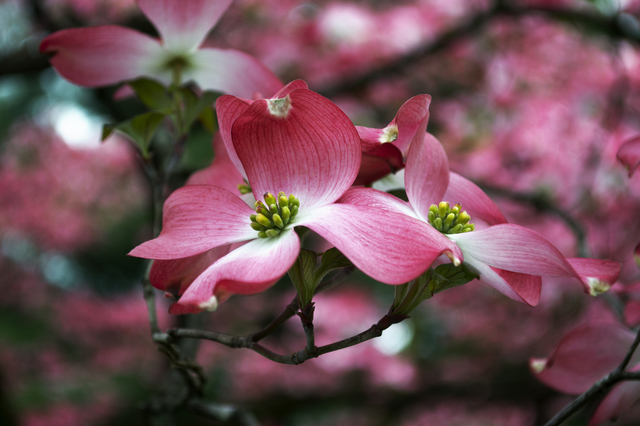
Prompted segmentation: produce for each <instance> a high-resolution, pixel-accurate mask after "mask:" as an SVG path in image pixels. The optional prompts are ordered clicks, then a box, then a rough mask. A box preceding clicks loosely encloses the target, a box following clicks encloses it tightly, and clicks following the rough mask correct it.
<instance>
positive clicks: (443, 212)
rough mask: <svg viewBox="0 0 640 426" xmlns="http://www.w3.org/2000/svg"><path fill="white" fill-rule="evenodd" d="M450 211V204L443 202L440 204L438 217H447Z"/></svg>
mask: <svg viewBox="0 0 640 426" xmlns="http://www.w3.org/2000/svg"><path fill="white" fill-rule="evenodd" d="M448 210H449V203H447V202H446V201H441V202H440V204H438V216H440V217H446V215H447V211H448Z"/></svg>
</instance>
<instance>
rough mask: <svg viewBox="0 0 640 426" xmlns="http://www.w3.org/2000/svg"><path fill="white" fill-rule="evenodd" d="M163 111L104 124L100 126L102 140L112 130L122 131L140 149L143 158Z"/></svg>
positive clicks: (161, 118) (147, 154)
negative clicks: (116, 122)
mask: <svg viewBox="0 0 640 426" xmlns="http://www.w3.org/2000/svg"><path fill="white" fill-rule="evenodd" d="M164 118H165V114H164V113H160V112H147V113H144V114H140V115H137V116H135V117H133V118H132V119H130V120H126V121H123V122H121V123H118V124H105V125H104V126H103V128H102V140H103V141H104V140H105V139H106V138H108V137H109V136H110V135H111V133H113V131H114V130H118V131H120V132H122V133H124V134H125V135H126V136H127V137H128V138H129V139H131V140H132V141H133V143H134V144H135V145H136V146H137V147H138V149H139V150H140V152H141V154H142V157H143V158H145V159H146V158H148V157H149V145H150V143H151V139H152V138H153V136H154V135H155V133H156V131H157V130H158V127H159V126H160V124H162V121H163V120H164Z"/></svg>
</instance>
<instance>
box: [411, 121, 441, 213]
mask: <svg viewBox="0 0 640 426" xmlns="http://www.w3.org/2000/svg"><path fill="white" fill-rule="evenodd" d="M404 182H405V187H406V189H407V197H408V198H409V202H410V203H411V206H412V207H413V209H414V210H415V211H416V212H417V213H418V215H419V216H420V217H421V218H422V219H423V220H425V221H426V220H428V219H427V218H428V214H429V207H430V206H431V205H432V204H438V203H439V202H440V201H444V198H443V197H444V195H445V193H446V191H447V187H448V186H449V160H448V158H447V154H446V153H445V152H444V148H443V147H442V144H441V143H440V142H439V141H438V140H437V139H436V138H435V137H434V136H433V135H431V134H429V133H425V134H424V137H421V138H417V139H416V140H414V141H413V143H412V144H411V147H410V148H409V154H408V155H407V165H406V167H405V172H404Z"/></svg>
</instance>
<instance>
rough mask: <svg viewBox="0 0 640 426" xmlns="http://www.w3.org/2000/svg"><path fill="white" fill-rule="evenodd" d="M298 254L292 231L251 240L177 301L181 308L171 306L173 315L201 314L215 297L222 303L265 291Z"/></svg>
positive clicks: (226, 257) (216, 264)
mask: <svg viewBox="0 0 640 426" xmlns="http://www.w3.org/2000/svg"><path fill="white" fill-rule="evenodd" d="M253 232H254V233H255V231H253ZM299 252H300V239H299V238H298V235H297V234H296V233H295V232H294V231H293V229H285V230H284V231H282V233H281V234H280V235H279V236H278V237H276V238H266V239H256V240H253V241H250V242H248V243H247V244H245V245H243V246H242V247H240V248H237V249H235V250H233V251H232V252H230V253H229V254H227V255H226V256H224V257H223V258H221V259H220V260H218V261H217V262H216V263H214V264H213V265H211V266H210V267H209V268H207V269H206V270H205V271H204V272H203V273H202V274H200V276H199V277H198V278H197V279H196V280H195V281H194V282H193V283H192V284H191V286H189V288H188V289H187V291H185V293H184V295H183V296H182V297H181V298H180V300H179V301H178V305H179V306H182V308H180V307H179V306H178V307H176V308H173V307H172V310H171V311H170V312H171V313H178V312H179V310H180V311H182V310H185V307H186V308H187V309H186V310H187V311H188V312H189V313H191V312H194V311H195V312H198V311H201V310H203V309H204V305H206V304H207V303H208V302H210V300H211V297H212V296H215V297H216V299H217V302H222V301H224V300H226V299H227V298H228V297H229V296H230V295H231V294H255V293H259V292H261V291H264V290H266V289H267V288H269V287H270V286H272V285H273V284H275V282H276V281H278V280H279V279H280V277H282V276H283V275H284V274H286V273H287V271H288V270H289V268H291V266H292V265H293V263H294V262H295V260H296V257H297V256H298V253H299ZM174 306H175V305H174Z"/></svg>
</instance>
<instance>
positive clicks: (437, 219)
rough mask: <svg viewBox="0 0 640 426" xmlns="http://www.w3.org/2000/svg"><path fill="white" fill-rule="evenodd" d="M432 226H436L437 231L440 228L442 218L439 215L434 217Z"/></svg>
mask: <svg viewBox="0 0 640 426" xmlns="http://www.w3.org/2000/svg"><path fill="white" fill-rule="evenodd" d="M433 227H434V228H436V229H437V230H438V231H441V230H442V219H441V218H439V217H436V218H435V220H434V221H433Z"/></svg>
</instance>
